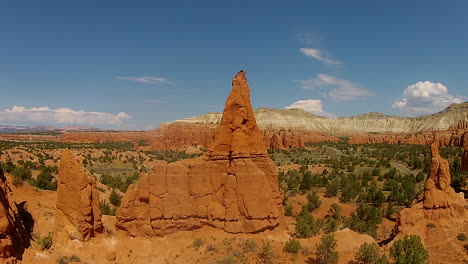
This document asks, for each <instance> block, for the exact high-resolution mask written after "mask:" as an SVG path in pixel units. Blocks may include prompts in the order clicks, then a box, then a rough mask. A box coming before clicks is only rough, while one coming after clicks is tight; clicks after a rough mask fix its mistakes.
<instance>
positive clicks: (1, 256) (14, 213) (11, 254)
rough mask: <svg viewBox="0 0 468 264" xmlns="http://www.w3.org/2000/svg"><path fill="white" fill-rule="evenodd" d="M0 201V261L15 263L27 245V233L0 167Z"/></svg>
mask: <svg viewBox="0 0 468 264" xmlns="http://www.w3.org/2000/svg"><path fill="white" fill-rule="evenodd" d="M0 203H1V204H2V205H1V206H0V263H16V260H17V259H21V256H22V254H23V252H24V249H25V247H28V246H29V234H28V233H27V232H26V229H25V227H24V225H23V221H22V219H21V216H20V213H19V211H18V208H17V206H16V203H15V201H14V199H13V195H12V192H11V189H10V187H9V186H8V182H7V179H6V177H5V175H4V174H3V170H2V169H1V168H0Z"/></svg>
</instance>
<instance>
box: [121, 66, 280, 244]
mask: <svg viewBox="0 0 468 264" xmlns="http://www.w3.org/2000/svg"><path fill="white" fill-rule="evenodd" d="M277 180H278V179H277V171H276V168H275V165H274V164H273V161H272V160H271V159H270V158H269V157H268V153H267V149H266V146H265V144H264V142H263V137H262V133H261V131H260V129H259V127H258V126H257V123H256V120H255V116H254V115H253V111H252V106H251V103H250V89H249V87H248V84H247V79H246V78H245V72H243V71H241V72H239V73H238V74H237V75H236V77H235V78H234V79H233V80H232V91H231V93H230V95H229V97H228V99H227V101H226V104H225V109H224V113H223V118H222V120H221V122H220V125H219V127H218V129H217V131H216V135H215V137H214V140H213V144H212V146H211V148H210V149H209V151H208V152H207V153H206V154H205V155H203V156H201V157H198V158H195V159H188V160H182V161H178V162H174V163H170V164H167V163H166V162H163V161H158V162H155V164H154V167H153V172H152V173H151V174H142V175H141V177H140V181H139V184H138V186H134V185H130V186H129V189H128V190H127V193H126V194H125V197H124V199H123V201H122V204H121V206H120V208H119V210H118V211H117V213H116V216H117V221H118V223H117V224H116V227H117V228H118V229H120V230H124V231H126V232H127V233H128V234H130V235H132V236H154V235H164V234H167V233H171V232H174V231H177V230H193V229H196V228H200V227H202V226H203V225H209V226H213V227H217V228H220V229H223V230H225V231H226V232H230V233H255V232H260V231H263V230H266V229H273V228H275V227H277V226H278V225H279V223H280V215H281V213H280V212H279V211H280V210H282V209H281V199H280V193H279V190H278V182H277Z"/></svg>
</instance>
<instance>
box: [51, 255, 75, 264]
mask: <svg viewBox="0 0 468 264" xmlns="http://www.w3.org/2000/svg"><path fill="white" fill-rule="evenodd" d="M73 262H81V259H80V257H78V256H77V255H71V256H62V257H60V258H58V259H57V263H58V264H68V263H73Z"/></svg>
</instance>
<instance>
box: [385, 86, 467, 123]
mask: <svg viewBox="0 0 468 264" xmlns="http://www.w3.org/2000/svg"><path fill="white" fill-rule="evenodd" d="M465 99H466V98H465V97H463V96H455V95H451V94H449V92H448V88H447V87H445V86H444V85H443V84H441V83H433V82H430V81H425V82H417V83H415V84H413V85H410V86H408V87H407V88H406V89H405V91H404V92H403V97H402V98H400V99H398V100H396V101H395V102H394V103H393V105H392V107H393V108H394V109H399V110H401V111H403V112H405V113H407V114H413V115H414V114H432V113H435V112H437V111H441V110H442V109H444V108H445V107H447V106H449V105H450V104H452V103H461V102H463V100H465Z"/></svg>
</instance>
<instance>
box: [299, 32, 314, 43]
mask: <svg viewBox="0 0 468 264" xmlns="http://www.w3.org/2000/svg"><path fill="white" fill-rule="evenodd" d="M296 37H297V38H298V40H299V41H300V42H302V43H303V44H307V45H312V44H317V43H319V42H320V37H319V36H318V34H316V33H312V32H302V33H298V34H296Z"/></svg>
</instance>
